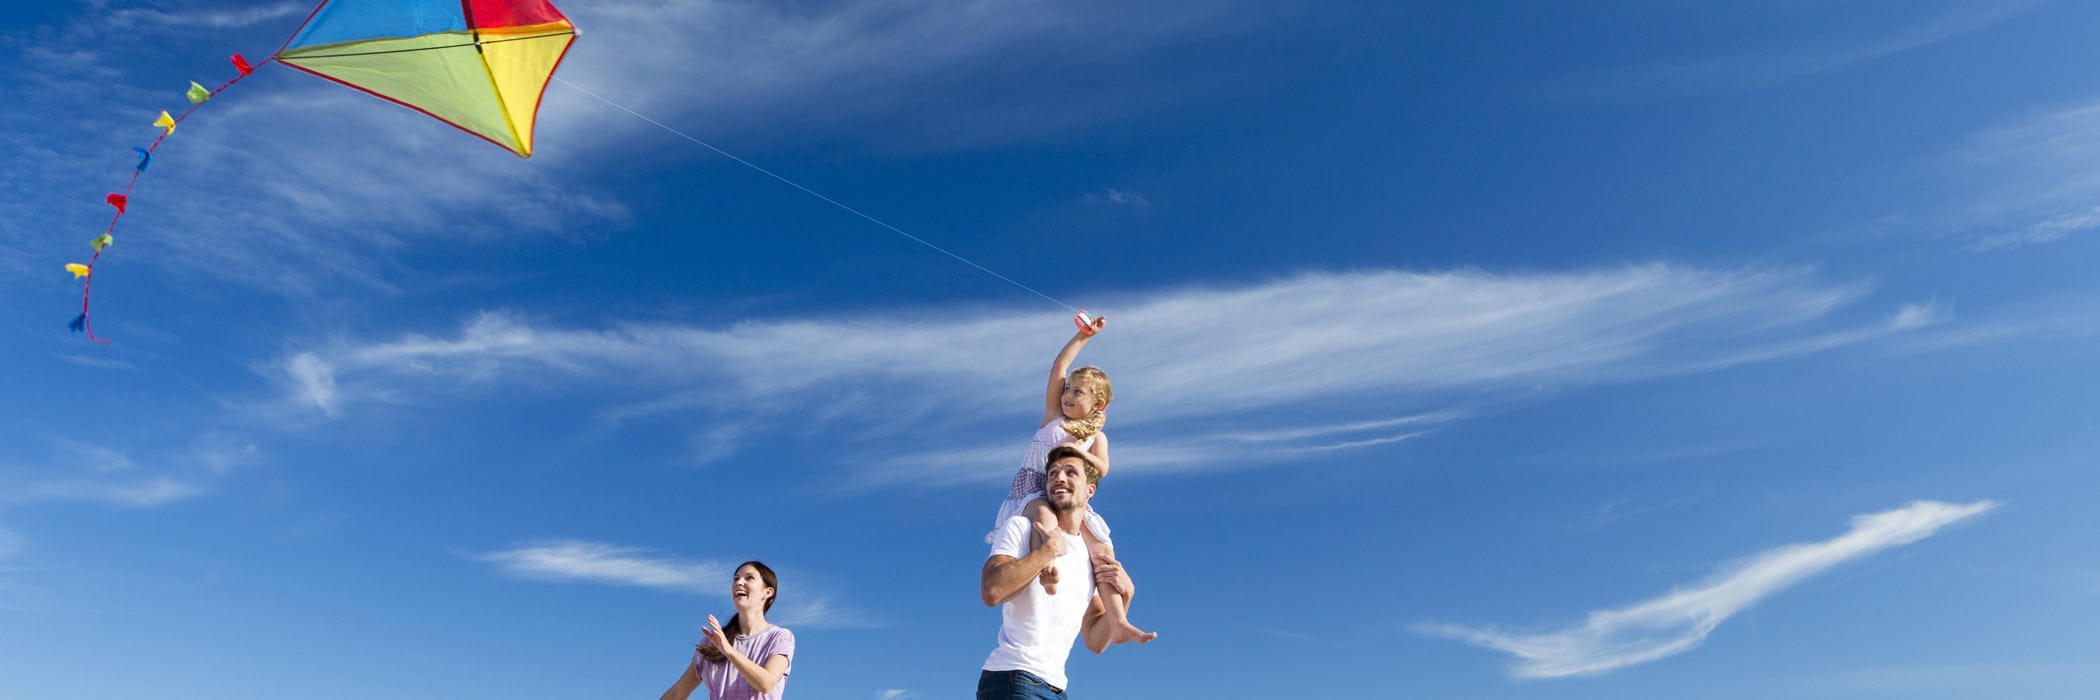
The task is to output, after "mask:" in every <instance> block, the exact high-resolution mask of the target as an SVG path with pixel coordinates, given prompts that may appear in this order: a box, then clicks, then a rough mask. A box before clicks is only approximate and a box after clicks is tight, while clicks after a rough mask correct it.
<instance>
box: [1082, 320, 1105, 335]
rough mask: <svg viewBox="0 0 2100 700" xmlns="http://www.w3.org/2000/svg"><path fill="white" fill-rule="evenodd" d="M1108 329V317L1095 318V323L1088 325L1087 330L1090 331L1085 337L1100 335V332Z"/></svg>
mask: <svg viewBox="0 0 2100 700" xmlns="http://www.w3.org/2000/svg"><path fill="white" fill-rule="evenodd" d="M1107 327H1108V317H1107V316H1095V317H1094V322H1093V323H1089V324H1087V328H1088V329H1090V330H1089V331H1086V332H1084V335H1093V334H1095V333H1099V332H1101V329H1103V328H1107Z"/></svg>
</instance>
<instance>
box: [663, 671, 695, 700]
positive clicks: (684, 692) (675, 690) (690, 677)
mask: <svg viewBox="0 0 2100 700" xmlns="http://www.w3.org/2000/svg"><path fill="white" fill-rule="evenodd" d="M698 687H700V673H699V672H698V671H695V670H693V664H691V663H687V664H686V665H685V674H684V675H681V676H679V677H678V682H677V683H672V684H671V689H670V690H666V691H664V695H663V697H662V698H660V699H659V700H687V698H691V697H693V689H694V688H698Z"/></svg>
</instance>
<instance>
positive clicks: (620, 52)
mask: <svg viewBox="0 0 2100 700" xmlns="http://www.w3.org/2000/svg"><path fill="white" fill-rule="evenodd" d="M565 11H567V12H568V13H569V15H570V17H571V18H572V19H574V20H575V21H576V23H577V25H578V26H579V27H582V28H583V31H584V34H583V40H582V41H579V42H578V43H577V45H576V48H575V49H574V50H573V51H572V52H571V55H570V58H569V60H568V62H567V63H566V64H565V67H564V75H565V77H566V79H568V80H571V81H574V82H576V83H578V84H579V85H581V86H583V87H585V88H587V89H590V90H591V91H593V92H596V93H599V94H602V95H604V96H606V97H607V98H609V99H612V100H614V101H616V102H620V103H621V104H623V105H625V106H627V107H630V108H632V109H635V110H636V111H639V112H642V113H644V114H649V115H651V116H652V117H654V118H657V119H659V120H662V121H667V122H671V123H674V124H682V125H687V124H689V125H696V126H695V128H696V129H698V130H700V131H702V132H704V134H705V135H706V136H711V137H727V136H730V135H736V136H740V137H744V138H766V137H767V135H766V134H765V133H757V132H760V131H761V130H763V131H768V132H774V133H776V134H777V133H780V131H781V129H780V127H788V128H787V129H785V130H784V131H786V132H788V133H803V134H808V133H825V132H830V133H836V132H838V131H842V130H844V131H851V132H854V133H855V134H856V140H859V141H861V142H863V143H885V142H886V143H888V144H889V147H892V148H899V149H909V150H925V149H936V150H941V149H950V148H961V147H970V146H972V145H978V144H983V143H987V142H1003V141H1009V140H1012V139H1016V138H1028V137H1033V136H1036V135H1040V134H1043V133H1050V132H1056V131H1060V130H1064V129H1068V128H1073V127H1079V126H1085V125H1089V124H1094V123H1099V122H1100V121H1101V120H1104V119H1111V118H1117V117H1122V116H1127V115H1129V114H1132V113H1136V112H1141V111H1144V110H1147V109H1151V108H1154V107H1156V106H1157V105H1161V104H1165V103H1166V102H1167V101H1168V100H1171V99H1175V98H1178V97H1181V96H1183V95H1185V94H1187V93H1188V92H1189V91H1191V90H1201V89H1210V88H1222V87H1224V83H1222V82H1218V83H1211V84H1206V83H1205V81H1204V79H1203V78H1200V77H1199V78H1194V79H1191V77H1190V76H1189V75H1188V74H1185V73H1176V74H1173V77H1172V80H1171V82H1169V81H1167V80H1164V79H1153V80H1146V79H1143V78H1141V77H1134V76H1131V75H1129V74H1128V73H1129V72H1128V71H1127V66H1128V65H1129V64H1130V61H1132V60H1134V59H1136V58H1138V57H1140V56H1143V55H1147V54H1150V53H1153V52H1156V51H1159V50H1161V49H1165V48H1171V47H1175V46H1181V45H1186V44H1188V43H1190V42H1196V41H1203V40H1207V39H1211V38H1215V37H1219V36H1225V35H1231V34H1233V33H1236V32H1243V31H1248V30H1251V29H1254V28H1257V27H1260V26H1263V24H1262V22H1263V20H1264V19H1265V18H1266V19H1269V20H1271V21H1273V20H1275V19H1276V18H1277V15H1278V14H1279V13H1278V12H1276V11H1275V10H1272V9H1267V7H1266V6H1264V5H1261V4H1258V3H1245V2H1239V1H1238V0H1233V1H1230V2H1218V3H1206V4H1203V5H1200V6H1186V7H1175V6H1166V5H1156V4H1132V3H1116V2H1096V1H1093V0H1081V1H1075V2H1043V1H1037V0H1022V1H1018V2H994V1H987V0H964V1H961V2H955V1H949V2H937V1H932V0H905V1H902V2H886V3H820V4H806V3H805V4H781V3H772V2H750V1H738V0H707V1H702V2H668V1H663V0H631V1H613V2H598V3H586V4H579V5H577V6H575V7H573V8H568V9H566V10H565ZM596 37H619V38H620V41H617V42H609V41H594V38H596ZM1078 47H1084V48H1083V49H1081V48H1078ZM1018 56H1026V57H1027V59H1026V60H1013V59H1014V57H1018ZM663 84H677V85H681V86H684V87H685V89H681V90H662V89H658V88H657V86H658V85H663ZM1016 85H1026V86H1027V88H1026V89H1011V87H1010V86H1016ZM549 108H551V109H553V110H555V112H554V113H553V114H552V115H551V116H552V117H553V121H551V122H550V126H551V127H553V128H554V129H556V130H557V133H562V134H567V133H569V130H571V129H596V130H599V131H607V130H608V129H607V127H611V129H610V131H613V132H616V133H624V134H630V135H631V134H634V133H637V132H639V133H648V131H649V130H651V129H653V128H654V127H650V126H648V125H646V124H642V123H640V122H636V121H634V120H631V119H628V118H625V117H624V115H617V114H614V115H611V116H613V118H614V119H615V120H616V121H611V122H608V121H606V118H607V116H608V114H607V112H606V110H604V109H603V108H599V107H595V106H592V105H590V104H588V103H583V102H573V103H567V104H551V105H549Z"/></svg>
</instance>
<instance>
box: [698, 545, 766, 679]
mask: <svg viewBox="0 0 2100 700" xmlns="http://www.w3.org/2000/svg"><path fill="white" fill-rule="evenodd" d="M746 566H748V567H751V568H752V569H753V570H755V571H757V572H758V580H759V581H761V582H763V583H765V584H766V587H767V588H771V589H773V595H769V596H766V607H764V608H761V610H763V611H765V612H772V611H773V599H775V598H779V597H780V578H779V577H777V576H774V575H773V569H772V568H770V567H768V566H766V564H765V562H761V561H758V560H756V559H753V560H751V561H747V562H744V563H742V564H738V565H736V568H734V569H730V572H731V573H730V574H729V578H730V580H732V581H733V580H736V573H735V572H738V571H743V570H744V567H746ZM743 617H744V616H743V615H742V614H737V615H730V616H729V622H727V623H725V624H723V625H722V636H724V637H727V638H729V642H730V643H731V644H734V643H736V636H737V635H738V634H742V633H743V631H744V621H743V619H742V618H743ZM700 656H702V657H705V658H706V659H707V660H708V661H713V662H715V663H721V662H723V661H726V660H728V659H729V656H728V655H726V654H723V653H722V650H720V649H716V648H714V647H701V649H700Z"/></svg>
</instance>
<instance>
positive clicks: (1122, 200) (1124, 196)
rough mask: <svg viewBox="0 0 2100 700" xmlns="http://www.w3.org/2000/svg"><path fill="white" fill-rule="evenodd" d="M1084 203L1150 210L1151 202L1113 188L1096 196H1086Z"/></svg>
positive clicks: (1137, 195) (1133, 193)
mask: <svg viewBox="0 0 2100 700" xmlns="http://www.w3.org/2000/svg"><path fill="white" fill-rule="evenodd" d="M1086 201H1087V202H1090V203H1095V204H1120V205H1123V206H1126V207H1133V208H1137V209H1151V208H1152V202H1150V201H1148V200H1146V199H1145V197H1144V196H1143V195H1140V194H1138V193H1136V192H1125V191H1123V190H1119V189H1114V188H1110V189H1108V190H1106V191H1103V192H1100V193H1098V194H1089V195H1087V196H1086Z"/></svg>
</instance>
